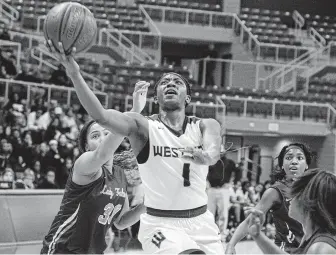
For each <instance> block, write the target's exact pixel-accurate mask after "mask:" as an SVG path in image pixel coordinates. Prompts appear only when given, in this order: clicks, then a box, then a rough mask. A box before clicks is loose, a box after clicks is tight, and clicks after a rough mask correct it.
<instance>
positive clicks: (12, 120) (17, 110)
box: [4, 93, 24, 126]
mask: <svg viewBox="0 0 336 255" xmlns="http://www.w3.org/2000/svg"><path fill="white" fill-rule="evenodd" d="M4 109H5V111H6V112H7V114H6V118H5V122H6V123H7V124H8V125H10V126H14V125H16V122H17V117H20V116H21V115H23V114H24V106H23V105H22V104H21V102H20V96H19V94H18V93H13V95H12V96H11V99H10V100H9V101H8V102H7V104H6V105H5V106H4Z"/></svg>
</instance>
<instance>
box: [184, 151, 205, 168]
mask: <svg viewBox="0 0 336 255" xmlns="http://www.w3.org/2000/svg"><path fill="white" fill-rule="evenodd" d="M180 152H181V153H182V156H181V158H183V159H184V160H186V161H189V162H192V163H194V164H197V165H206V156H205V154H204V151H203V150H202V149H197V148H192V147H187V148H184V149H180Z"/></svg>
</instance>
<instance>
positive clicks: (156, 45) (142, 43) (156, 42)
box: [132, 5, 162, 63]
mask: <svg viewBox="0 0 336 255" xmlns="http://www.w3.org/2000/svg"><path fill="white" fill-rule="evenodd" d="M139 10H140V11H141V14H142V15H143V17H144V18H145V19H146V21H147V24H148V27H149V28H150V30H151V34H148V35H147V34H145V33H140V34H139V44H138V46H139V47H140V48H143V47H146V46H147V44H148V43H149V42H151V43H150V44H148V46H149V49H151V50H154V51H155V55H156V60H157V62H158V63H161V48H162V34H161V32H160V30H159V28H158V27H157V26H156V24H155V23H154V21H153V20H152V19H151V17H150V16H149V14H148V13H147V11H146V10H145V8H144V7H143V6H142V5H139ZM132 32H134V31H132ZM153 32H154V34H155V35H153V34H152V33H153ZM147 42H148V43H147ZM146 48H147V47H146Z"/></svg>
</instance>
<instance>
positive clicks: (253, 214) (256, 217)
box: [245, 208, 265, 238]
mask: <svg viewBox="0 0 336 255" xmlns="http://www.w3.org/2000/svg"><path fill="white" fill-rule="evenodd" d="M245 214H246V215H248V232H249V234H250V235H251V236H252V237H253V238H255V237H258V236H259V234H260V232H261V230H262V227H263V224H264V222H265V214H264V213H263V212H262V211H260V210H257V209H254V208H251V209H249V210H247V211H245Z"/></svg>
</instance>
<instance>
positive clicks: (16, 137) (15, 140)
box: [10, 127, 22, 155]
mask: <svg viewBox="0 0 336 255" xmlns="http://www.w3.org/2000/svg"><path fill="white" fill-rule="evenodd" d="M10 142H11V144H12V145H13V151H14V154H16V155H19V154H20V151H21V148H22V139H21V133H20V130H19V129H17V128H16V127H14V128H12V135H11V138H10Z"/></svg>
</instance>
